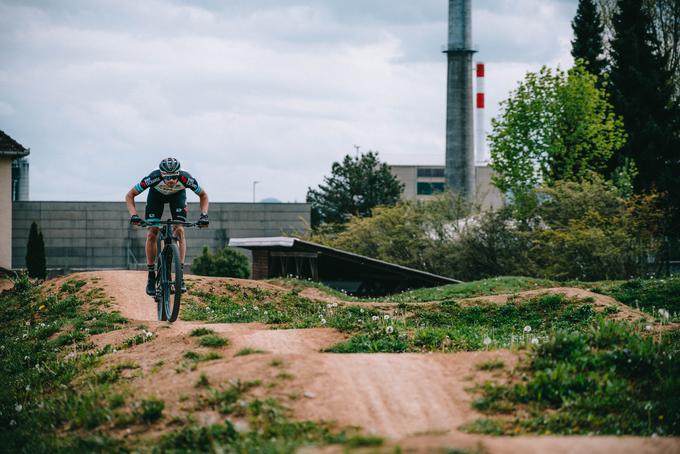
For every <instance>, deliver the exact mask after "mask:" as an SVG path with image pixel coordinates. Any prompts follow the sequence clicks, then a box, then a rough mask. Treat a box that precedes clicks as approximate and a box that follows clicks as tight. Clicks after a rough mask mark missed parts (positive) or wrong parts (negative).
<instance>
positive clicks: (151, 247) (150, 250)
mask: <svg viewBox="0 0 680 454" xmlns="http://www.w3.org/2000/svg"><path fill="white" fill-rule="evenodd" d="M158 232H159V229H158V227H151V228H150V229H149V231H148V232H147V234H146V248H145V249H146V264H147V265H150V266H153V264H154V262H155V261H156V255H157V254H158V247H157V242H158Z"/></svg>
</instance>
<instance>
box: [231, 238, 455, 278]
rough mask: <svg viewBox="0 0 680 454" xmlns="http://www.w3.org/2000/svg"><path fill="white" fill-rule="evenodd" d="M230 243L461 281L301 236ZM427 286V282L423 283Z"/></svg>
mask: <svg viewBox="0 0 680 454" xmlns="http://www.w3.org/2000/svg"><path fill="white" fill-rule="evenodd" d="M229 246H233V247H240V248H244V249H270V250H290V251H300V252H316V253H319V254H322V255H324V256H326V257H331V258H334V259H337V260H342V261H344V262H348V261H349V262H352V263H353V264H354V266H355V267H366V268H367V269H368V268H370V269H372V270H375V271H379V272H382V273H385V274H389V275H391V276H401V277H402V278H404V279H408V280H414V281H419V282H421V283H423V284H428V285H429V286H432V285H446V284H458V283H460V282H461V281H459V280H456V279H452V278H449V277H445V276H439V275H437V274H432V273H428V272H426V271H420V270H416V269H413V268H409V267H406V266H401V265H396V264H394V263H389V262H384V261H382V260H377V259H373V258H370V257H366V256H363V255H359V254H354V253H352V252H347V251H343V250H340V249H335V248H331V247H328V246H323V245H321V244H316V243H312V242H309V241H304V240H300V239H298V238H294V237H282V236H277V237H262V238H231V239H230V240H229ZM422 286H427V285H422Z"/></svg>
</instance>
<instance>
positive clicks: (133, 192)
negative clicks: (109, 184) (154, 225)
mask: <svg viewBox="0 0 680 454" xmlns="http://www.w3.org/2000/svg"><path fill="white" fill-rule="evenodd" d="M138 195H139V191H137V188H132V189H130V190H129V191H128V193H127V194H126V195H125V204H126V205H127V209H128V212H129V213H130V216H134V215H136V214H137V208H136V207H135V197H137V196H138Z"/></svg>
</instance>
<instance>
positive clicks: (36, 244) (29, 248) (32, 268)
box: [26, 221, 47, 279]
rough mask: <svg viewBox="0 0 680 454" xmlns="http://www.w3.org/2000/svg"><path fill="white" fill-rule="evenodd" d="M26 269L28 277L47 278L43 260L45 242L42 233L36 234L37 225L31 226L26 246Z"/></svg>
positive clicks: (44, 260)
mask: <svg viewBox="0 0 680 454" xmlns="http://www.w3.org/2000/svg"><path fill="white" fill-rule="evenodd" d="M26 268H27V269H28V275H29V276H30V277H37V278H39V279H45V277H46V276H47V264H46V259H45V241H44V240H43V236H42V232H40V233H39V232H38V224H36V223H35V221H34V222H33V223H32V224H31V230H30V231H29V233H28V244H27V245H26Z"/></svg>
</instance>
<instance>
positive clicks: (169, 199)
mask: <svg viewBox="0 0 680 454" xmlns="http://www.w3.org/2000/svg"><path fill="white" fill-rule="evenodd" d="M186 188H189V189H191V190H192V191H194V192H195V193H196V195H198V197H199V199H200V207H201V216H200V217H199V219H198V222H197V225H198V227H202V228H205V227H208V224H209V221H208V194H207V193H206V192H205V190H204V189H203V188H201V187H200V186H199V185H198V182H197V181H196V179H194V178H193V177H192V176H191V175H190V174H189V172H185V171H184V170H180V164H179V161H178V160H177V159H175V158H166V159H163V160H162V161H161V163H160V164H159V165H158V169H156V170H154V171H153V172H151V173H150V174H149V175H148V176H147V177H145V178H144V179H142V181H140V182H139V183H137V184H136V185H135V186H134V187H133V188H132V189H130V191H129V192H128V193H127V195H126V196H125V203H126V204H127V209H128V211H129V212H130V224H133V225H140V224H141V223H142V219H141V218H140V217H139V216H138V215H137V209H136V208H135V197H136V196H138V195H139V194H141V193H142V192H144V191H145V190H146V189H149V195H148V197H147V199H146V210H145V213H144V217H145V219H146V220H147V221H148V222H153V221H160V220H161V216H163V209H164V207H165V204H166V203H169V204H170V212H171V213H172V219H173V220H177V221H186V219H187V195H186ZM158 232H159V228H158V227H150V228H149V232H148V234H147V236H146V264H147V269H148V271H149V276H148V279H147V282H146V294H147V295H150V296H154V295H155V294H156V286H155V280H156V275H155V271H154V260H155V258H156V254H157V251H156V239H157V238H158ZM173 232H174V234H175V236H177V238H178V243H179V257H180V262H181V265H182V269H184V256H185V254H186V248H187V247H186V241H185V237H184V226H182V225H175V226H173ZM180 289H181V291H182V292H186V291H187V289H186V285H185V284H184V280H182V283H181V285H180Z"/></svg>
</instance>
